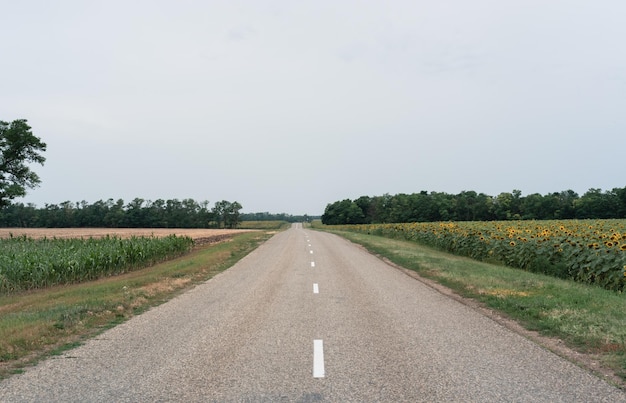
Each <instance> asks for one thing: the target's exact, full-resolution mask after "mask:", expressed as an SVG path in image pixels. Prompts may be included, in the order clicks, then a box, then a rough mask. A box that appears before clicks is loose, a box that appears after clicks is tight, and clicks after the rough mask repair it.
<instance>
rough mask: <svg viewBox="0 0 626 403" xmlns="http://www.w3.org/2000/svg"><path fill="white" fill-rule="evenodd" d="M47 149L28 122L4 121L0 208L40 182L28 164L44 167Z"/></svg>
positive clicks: (0, 146)
mask: <svg viewBox="0 0 626 403" xmlns="http://www.w3.org/2000/svg"><path fill="white" fill-rule="evenodd" d="M45 150H46V144H45V143H43V142H42V141H41V140H40V139H39V138H37V137H35V136H34V135H33V133H32V132H31V127H30V126H29V125H28V124H27V123H26V120H23V119H21V120H14V121H13V122H11V123H8V122H4V121H0V207H3V206H6V205H8V204H9V202H10V200H12V199H14V198H16V197H20V196H24V195H25V194H26V188H32V187H35V186H37V185H38V184H39V183H40V179H39V176H38V175H37V174H36V173H35V172H33V171H31V170H30V168H29V167H28V165H27V163H31V162H34V163H37V164H43V163H44V162H45V160H46V159H45V158H44V157H43V156H42V155H41V154H40V153H39V152H41V151H45Z"/></svg>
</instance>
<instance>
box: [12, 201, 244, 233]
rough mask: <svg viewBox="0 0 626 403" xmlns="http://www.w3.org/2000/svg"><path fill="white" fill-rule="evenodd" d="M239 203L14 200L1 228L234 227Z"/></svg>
mask: <svg viewBox="0 0 626 403" xmlns="http://www.w3.org/2000/svg"><path fill="white" fill-rule="evenodd" d="M241 209H242V206H241V204H239V203H238V202H236V201H235V202H229V201H227V200H222V201H218V202H216V203H215V204H214V206H213V207H209V202H208V201H202V202H196V201H195V200H193V199H184V200H178V199H171V200H163V199H158V200H155V201H150V200H145V199H141V198H135V199H133V200H132V201H131V202H129V203H125V202H124V200H122V199H118V200H117V201H114V200H113V199H108V200H106V201H104V200H98V201H97V202H95V203H92V204H89V203H87V202H86V201H81V202H77V203H73V202H70V201H65V202H63V203H60V204H46V205H45V206H44V207H42V208H37V207H36V206H35V205H34V204H31V203H29V204H27V205H24V204H23V203H14V204H9V205H5V206H4V207H0V226H1V227H44V228H75V227H104V228H236V227H237V226H238V225H239V223H240V222H241V213H240V210H241Z"/></svg>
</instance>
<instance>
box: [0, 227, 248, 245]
mask: <svg viewBox="0 0 626 403" xmlns="http://www.w3.org/2000/svg"><path fill="white" fill-rule="evenodd" d="M250 231H253V230H248V229H204V228H0V238H9V237H10V236H11V235H12V236H15V237H17V236H23V235H26V236H27V237H29V238H35V239H38V238H103V237H105V236H107V235H108V236H118V237H120V238H130V237H133V236H137V237H139V236H154V237H157V238H160V237H165V236H168V235H172V234H174V235H177V236H188V237H190V238H193V239H194V240H196V242H198V241H200V240H202V239H216V237H218V236H224V235H228V236H232V235H233V234H238V233H242V232H250ZM205 243H206V242H205ZM209 243H210V242H209Z"/></svg>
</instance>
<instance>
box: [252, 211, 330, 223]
mask: <svg viewBox="0 0 626 403" xmlns="http://www.w3.org/2000/svg"><path fill="white" fill-rule="evenodd" d="M315 219H320V216H310V215H307V214H304V215H291V214H285V213H279V214H272V213H268V212H263V213H241V221H287V222H309V221H311V220H315Z"/></svg>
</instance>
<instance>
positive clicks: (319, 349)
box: [313, 340, 326, 378]
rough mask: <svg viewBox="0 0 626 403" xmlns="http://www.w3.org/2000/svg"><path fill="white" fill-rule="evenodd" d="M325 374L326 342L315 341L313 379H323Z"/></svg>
mask: <svg viewBox="0 0 626 403" xmlns="http://www.w3.org/2000/svg"><path fill="white" fill-rule="evenodd" d="M324 372H325V371H324V341H323V340H313V378H323V377H324V376H325V375H326V374H325V373H324Z"/></svg>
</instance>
